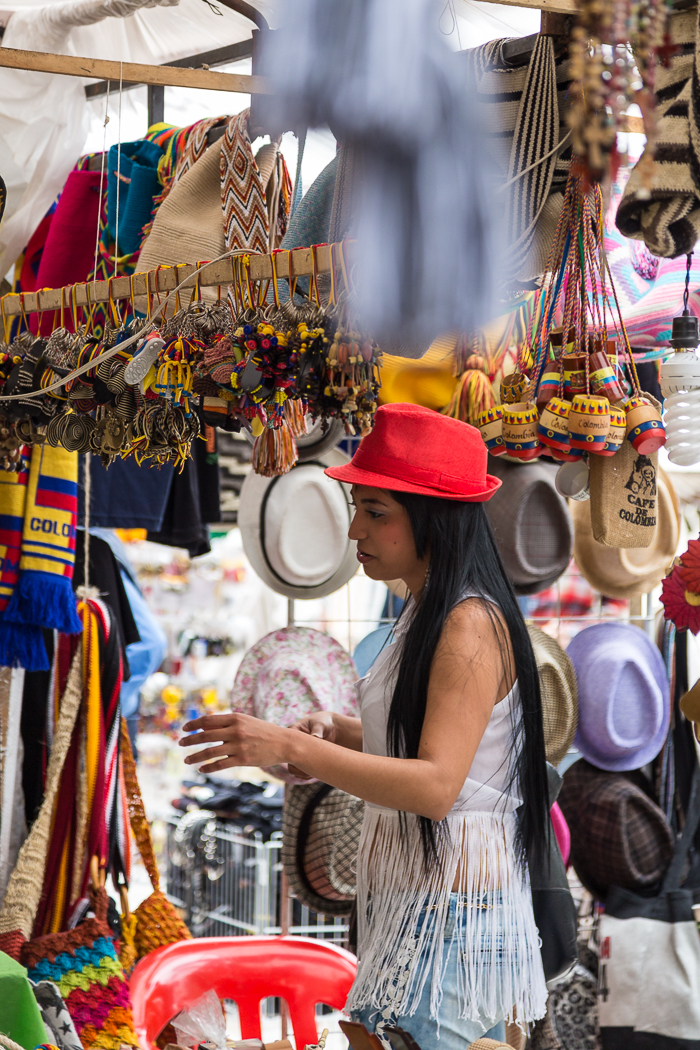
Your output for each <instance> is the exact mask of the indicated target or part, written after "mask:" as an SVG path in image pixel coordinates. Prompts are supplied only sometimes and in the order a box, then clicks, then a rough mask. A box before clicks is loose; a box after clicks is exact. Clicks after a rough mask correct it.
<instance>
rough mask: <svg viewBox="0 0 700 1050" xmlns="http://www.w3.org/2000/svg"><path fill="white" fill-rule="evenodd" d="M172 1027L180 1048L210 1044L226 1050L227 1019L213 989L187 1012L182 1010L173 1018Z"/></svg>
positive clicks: (217, 1049) (220, 1049)
mask: <svg viewBox="0 0 700 1050" xmlns="http://www.w3.org/2000/svg"><path fill="white" fill-rule="evenodd" d="M172 1025H173V1028H174V1029H175V1033H176V1035H177V1041H178V1045H179V1046H199V1044H200V1043H204V1042H208V1043H212V1044H213V1045H214V1046H215V1047H216V1050H226V1018H225V1016H224V1011H223V1009H222V1007H221V1003H220V1002H219V997H218V995H217V994H216V992H215V991H214V990H213V989H210V990H209V991H208V992H205V993H204V995H202V996H200V998H199V999H197V1000H196V1002H194V1003H193V1004H192V1006H190V1007H188V1009H187V1010H181V1011H180V1013H179V1014H178V1015H177V1017H174V1018H173V1021H172Z"/></svg>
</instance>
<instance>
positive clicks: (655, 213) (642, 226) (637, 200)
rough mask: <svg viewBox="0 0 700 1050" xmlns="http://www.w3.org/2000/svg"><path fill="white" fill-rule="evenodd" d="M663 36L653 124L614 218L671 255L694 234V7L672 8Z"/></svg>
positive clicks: (697, 215) (699, 144)
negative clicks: (662, 53)
mask: <svg viewBox="0 0 700 1050" xmlns="http://www.w3.org/2000/svg"><path fill="white" fill-rule="evenodd" d="M666 38H667V39H666V47H665V50H664V53H665V54H666V55H667V56H668V57H667V61H666V62H664V63H663V64H662V65H661V67H660V68H658V69H657V70H656V83H655V89H656V92H657V94H658V97H659V99H660V101H659V105H658V110H657V119H656V123H657V125H658V126H657V129H656V131H655V133H654V136H653V137H652V141H651V142H647V146H646V147H645V150H644V153H643V154H642V157H641V159H640V161H639V163H638V164H636V165H635V167H634V168H633V169H632V173H631V175H630V178H629V182H628V183H627V186H626V187H625V192H624V194H623V197H622V200H621V202H620V207H619V208H618V211H617V220H616V221H617V228H618V229H619V231H620V233H623V234H624V235H625V237H633V238H634V239H635V240H641V241H644V243H645V244H646V246H647V248H648V249H649V251H650V252H653V253H654V255H660V256H662V257H663V258H665V259H675V258H677V257H678V256H679V255H687V254H688V252H691V251H692V250H693V248H694V247H695V244H696V242H697V241H698V239H700V184H699V182H698V164H699V163H700V113H699V112H698V100H697V83H698V69H697V63H698V55H697V45H698V9H697V7H693V8H690V9H689V10H687V11H686V10H683V11H674V12H673V14H672V15H671V17H670V19H669V29H668V33H667V34H666ZM642 112H644V108H643V107H642ZM654 139H655V140H656V143H657V144H658V145H656V149H655V143H654ZM654 149H655V153H656V155H655V156H654V155H653V154H654Z"/></svg>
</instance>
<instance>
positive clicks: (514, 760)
mask: <svg viewBox="0 0 700 1050" xmlns="http://www.w3.org/2000/svg"><path fill="white" fill-rule="evenodd" d="M486 461H487V454H486V450H485V447H484V445H483V442H482V441H481V437H480V435H479V433H478V431H476V430H475V429H474V428H473V427H470V426H468V425H467V424H465V423H461V422H459V421H458V420H454V419H449V418H447V417H445V416H441V415H439V414H437V413H435V412H432V411H430V410H428V409H421V408H418V407H415V406H412V405H388V406H384V407H382V408H380V409H379V410H378V412H377V416H376V422H375V427H374V430H373V431H372V433H371V434H370V435H369V436H368V437H366V438H365V439H364V440H363V442H362V444H361V446H360V448H359V449H358V451H357V452H356V454H355V456H354V458H353V460H352V462H351V463H349V464H348V465H346V466H343V467H334V468H331V469H329V470H327V471H326V473H327V474H330V476H331V477H333V478H336V479H339V480H342V481H346V482H349V483H350V484H352V493H353V500H354V504H355V507H356V510H355V516H354V518H353V522H352V525H351V528H350V532H349V536H350V538H351V539H353V540H356V541H357V557H358V560H359V561H360V563H361V564H362V566H363V568H364V571H365V573H366V574H367V575H368V576H370V577H371V578H372V579H374V580H392V579H402V580H403V581H404V582H405V583H406V586H407V587H408V589H409V591H410V593H411V599H410V600H409V602H408V603H407V607H406V610H405V611H404V613H403V615H402V616H401V618H400V620H399V621H398V623H397V626H396V630H395V640H394V642H393V644H391V645H388V646H387V647H386V648H385V649H384V651H383V652H382V653H380V655H379V657H378V658H377V660H376V662H375V664H374V666H373V667H372V669H371V670H370V672H369V674H367V675H366V676H365V677H364V678H363V679H361V680H360V682H359V683H358V693H359V700H360V707H361V715H362V717H361V719H355V718H348V717H345V716H342V715H331V714H330V713H327V712H320V713H318V714H315V715H313V716H311V717H309V718H306V719H304V720H303V721H302V722H300V723H298V725H297V726H296V727H294V728H296V729H298V730H301V732H289V730H287V729H282V728H280V727H278V726H273V725H269V724H267V723H264V722H261V721H259V720H257V719H254V718H250V717H248V716H244V715H236V714H233V715H211V716H208V717H205V718H199V719H196V720H195V721H193V722H189V723H188V724H187V725H186V726H185V727H184V728H185V729H186V730H200V732H199V733H198V735H197V736H196V737H191V736H190V737H188V738H186V739H183V740H182V741H181V743H182V744H183V745H185V746H190V745H192V744H194V743H200V742H202V743H207V744H215V743H216V742H218V741H221V743H219V744H218V746H214V747H211V748H209V749H208V750H206V751H201V752H199V753H198V754H196V755H193V756H191V757H189V758H188V759H187V761H188V762H192V763H199V762H202V761H203V760H204V759H209V760H213V761H211V762H210V764H209V765H208V766H207V767H206V769H208V770H210V771H214V770H218V769H224V768H226V767H227V766H233V765H272V764H273V763H276V762H288V763H290V764H291V765H292V766H293V767H294V768H295V769H296V770H298V771H303V773H305V774H306V775H308V776H313V777H317V778H318V779H319V780H322V781H325V782H326V783H328V784H332V785H334V786H335V787H338V788H341V789H342V790H344V791H347V792H350V793H351V794H353V795H357V796H359V797H360V798H362V799H364V800H365V802H366V803H367V805H366V806H365V818H364V824H363V830H362V838H361V843H360V849H359V854H358V861H357V877H358V878H357V881H358V918H359V927H358V956H359V963H358V972H357V977H356V980H355V983H354V985H353V988H352V990H351V992H350V997H349V1004H348V1005H349V1008H350V1010H351V1011H352V1016H353V1019H355V1020H360V1021H362V1022H363V1023H364V1024H365V1025H366V1026H367V1027H368V1028H369V1029H370V1030H371V1031H377V1033H378V1034H379V1035H380V1036H381V1033H382V1028H383V1026H384V1025H386V1024H399V1025H400V1026H401V1027H405V1028H406V1030H407V1031H409V1032H410V1033H411V1034H412V1035H413V1037H414V1038H415V1039H416V1041H417V1042H418V1044H419V1045H420V1046H421V1047H422V1048H423V1050H432V1048H433V1047H434V1046H436V1045H439V1046H440V1048H444V1050H457V1048H459V1050H463V1048H464V1047H465V1046H467V1045H468V1044H469V1043H470V1042H471V1041H473V1040H475V1039H477V1038H478V1037H479V1036H481V1035H484V1034H485V1033H488V1035H490V1036H491V1037H492V1038H497V1039H502V1038H503V1037H504V1021H505V1019H506V1018H510V1017H513V1016H516V1017H517V1018H518V1020H519V1021H520V1022H521V1023H522V1022H528V1021H531V1020H534V1019H536V1018H538V1017H541V1016H542V1015H543V1014H544V1011H545V1001H546V996H547V992H546V986H545V981H544V974H543V971H542V963H541V959H540V954H539V944H538V935H537V928H536V926H535V922H534V917H533V912H532V899H531V894H530V891H529V882H528V875H527V866H526V855H533V854H536V853H540V855H541V854H542V851H543V849H544V844H545V840H546V829H547V821H548V815H547V788H546V768H545V756H544V738H543V729H542V709H541V702H540V691H539V680H538V676H537V667H536V664H535V658H534V655H533V652H532V647H531V645H530V641H529V637H528V634H527V630H526V627H525V624H524V622H523V619H522V616H521V614H520V611H519V608H518V604H517V601H516V598H515V595H514V593H513V590H512V588H511V586H510V584H509V583H508V581H507V579H506V576H505V574H504V570H503V567H502V565H501V561H500V559H499V556H498V552H497V550H496V545H495V542H494V538H493V534H492V532H491V529H490V526H489V524H488V520H487V517H486V514H485V511H484V507H483V503H484V501H486V500H487V499H489V497H490V496H491V495H493V493H494V492H495V491H496V489H497V488H498V487H499V484H500V482H499V481H498V480H497V479H496V478H493V477H491V476H489V475H488V474H487V473H486V466H487V462H486ZM516 810H517V815H516ZM438 1039H439V1044H438V1043H437V1040H438ZM386 1045H387V1046H388V1043H386Z"/></svg>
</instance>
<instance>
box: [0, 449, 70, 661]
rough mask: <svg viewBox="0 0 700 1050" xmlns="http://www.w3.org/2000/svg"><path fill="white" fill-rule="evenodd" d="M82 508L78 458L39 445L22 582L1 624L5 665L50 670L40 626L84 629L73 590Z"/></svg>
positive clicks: (31, 478) (27, 514)
mask: <svg viewBox="0 0 700 1050" xmlns="http://www.w3.org/2000/svg"><path fill="white" fill-rule="evenodd" d="M77 506H78V454H77V453H76V452H67V451H66V450H65V449H63V448H52V447H51V446H50V445H34V446H33V448H32V458H31V465H30V468H29V479H28V484H27V487H26V500H25V507H24V521H23V526H22V546H21V557H20V562H19V578H18V579H17V582H16V584H15V586H14V589H13V592H12V594H11V596H9V600H8V602H7V606H6V608H5V611H4V614H3V619H2V623H1V624H0V664H3V665H5V666H7V667H13V666H21V667H25V668H26V670H28V671H46V670H48V668H49V662H48V658H47V656H46V649H45V646H44V643H43V640H42V638H41V632H40V631H39V630H38V628H40V627H48V628H51V629H53V630H56V631H60V632H61V633H62V634H78V633H80V631H82V629H83V628H82V624H81V622H80V618H79V616H78V614H77V612H76V599H75V595H74V594H73V588H72V586H71V581H72V579H73V564H74V562H75V527H76V516H77ZM27 628H33V632H32V631H28V630H27Z"/></svg>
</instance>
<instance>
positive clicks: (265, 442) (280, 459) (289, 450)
mask: <svg viewBox="0 0 700 1050" xmlns="http://www.w3.org/2000/svg"><path fill="white" fill-rule="evenodd" d="M298 459H299V452H298V449H297V443H296V441H295V440H294V434H293V433H292V431H291V428H290V427H289V426H288V424H287V423H286V422H285V421H283V422H282V426H281V427H275V428H274V429H273V428H272V427H265V429H264V430H263V432H262V434H261V435H260V437H257V438H256V439H255V444H254V445H253V470H254V471H255V473H256V474H261V475H262V476H263V477H264V478H274V477H278V476H279V475H280V474H288V473H289V471H290V470H291V469H292V467H293V466H294V464H295V463H296V462H297V460H298Z"/></svg>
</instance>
